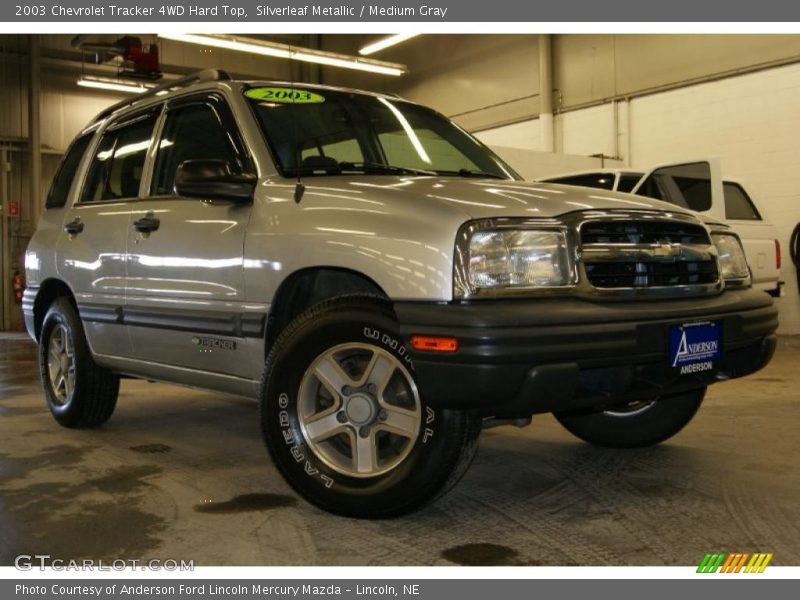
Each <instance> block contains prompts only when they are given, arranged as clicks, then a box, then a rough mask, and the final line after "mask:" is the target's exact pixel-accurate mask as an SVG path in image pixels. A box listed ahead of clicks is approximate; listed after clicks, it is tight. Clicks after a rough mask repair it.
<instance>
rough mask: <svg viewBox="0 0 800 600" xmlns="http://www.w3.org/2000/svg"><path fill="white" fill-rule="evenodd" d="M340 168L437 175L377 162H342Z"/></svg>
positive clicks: (343, 169) (433, 172)
mask: <svg viewBox="0 0 800 600" xmlns="http://www.w3.org/2000/svg"><path fill="white" fill-rule="evenodd" d="M339 168H340V169H341V170H342V171H352V170H354V169H359V170H363V171H365V172H366V171H368V170H369V171H381V172H383V173H392V174H393V173H397V174H400V175H436V171H427V170H425V169H413V168H411V167H398V166H395V165H386V164H383V163H376V162H340V163H339Z"/></svg>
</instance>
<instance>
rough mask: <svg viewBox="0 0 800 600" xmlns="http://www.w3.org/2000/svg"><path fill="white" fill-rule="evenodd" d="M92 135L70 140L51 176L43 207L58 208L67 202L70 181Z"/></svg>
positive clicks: (70, 185)
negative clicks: (51, 179) (54, 173)
mask: <svg viewBox="0 0 800 600" xmlns="http://www.w3.org/2000/svg"><path fill="white" fill-rule="evenodd" d="M93 137H94V132H92V133H86V134H84V135H82V136H80V137H79V138H77V139H76V140H75V141H74V142H72V144H71V145H70V147H69V149H68V150H67V153H66V154H65V155H64V158H63V160H62V161H61V164H60V165H59V167H58V171H57V172H56V176H55V177H54V178H53V184H52V185H51V186H50V192H49V193H48V194H47V201H46V202H45V207H47V208H60V207H62V206H64V205H65V204H66V203H67V198H68V197H69V191H70V189H71V188H72V181H73V180H74V179H75V173H76V172H77V170H78V167H79V166H80V164H81V159H82V158H83V155H84V154H86V149H87V148H88V147H89V143H90V142H91V141H92V138H93Z"/></svg>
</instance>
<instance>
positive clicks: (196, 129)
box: [150, 99, 242, 196]
mask: <svg viewBox="0 0 800 600" xmlns="http://www.w3.org/2000/svg"><path fill="white" fill-rule="evenodd" d="M226 109H227V107H226V106H224V105H222V104H221V103H220V101H217V100H214V99H209V101H208V102H206V101H198V102H196V103H192V104H187V105H184V106H178V107H177V108H173V109H170V111H169V112H168V113H167V120H166V122H165V124H164V133H163V134H162V135H161V140H160V141H159V144H158V154H157V155H156V164H155V168H154V169H153V183H152V184H151V186H150V188H151V189H150V193H151V194H153V195H156V196H161V195H168V194H173V193H174V191H175V190H174V188H175V173H176V172H177V170H178V167H179V166H180V164H181V163H182V162H184V161H187V160H200V159H206V160H211V159H214V160H224V161H225V162H227V163H228V165H229V166H230V168H231V171H232V172H236V171H241V168H242V164H241V161H240V160H238V154H237V151H236V147H235V146H234V142H233V140H232V137H231V132H230V131H229V128H228V127H226V125H225V116H224V115H223V114H221V112H220V111H223V110H226Z"/></svg>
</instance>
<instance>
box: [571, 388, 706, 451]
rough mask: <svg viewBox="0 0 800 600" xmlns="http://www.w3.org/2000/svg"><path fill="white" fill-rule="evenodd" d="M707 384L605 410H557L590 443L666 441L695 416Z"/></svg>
mask: <svg viewBox="0 0 800 600" xmlns="http://www.w3.org/2000/svg"><path fill="white" fill-rule="evenodd" d="M705 393H706V388H701V389H698V390H691V391H688V392H681V393H679V394H669V395H665V396H661V397H659V398H654V399H652V400H647V401H637V402H631V403H628V404H622V405H619V406H615V407H610V408H608V409H606V410H584V411H574V412H568V413H564V412H562V413H555V417H556V419H558V422H559V423H561V424H562V425H563V426H564V428H565V429H566V430H567V431H569V432H570V433H572V434H573V435H575V436H576V437H578V438H580V439H582V440H583V441H585V442H589V443H590V444H595V445H596V446H604V447H607V448H640V447H644V446H653V445H655V444H658V443H660V442H663V441H665V440H667V439H669V438H671V437H672V436H674V435H675V434H677V433H678V432H679V431H681V430H682V429H683V428H684V427H686V425H688V424H689V421H691V420H692V417H694V415H695V413H696V412H697V409H698V408H700V405H701V404H702V402H703V398H704V397H705Z"/></svg>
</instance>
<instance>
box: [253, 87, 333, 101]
mask: <svg viewBox="0 0 800 600" xmlns="http://www.w3.org/2000/svg"><path fill="white" fill-rule="evenodd" d="M244 95H245V96H247V97H248V98H252V99H253V100H264V101H266V102H285V103H288V104H319V103H320V102H325V97H324V96H320V95H319V94H315V93H314V92H309V91H308V90H304V89H299V88H294V89H292V88H284V87H260V88H252V89H249V90H247V91H246V92H245V93H244Z"/></svg>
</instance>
